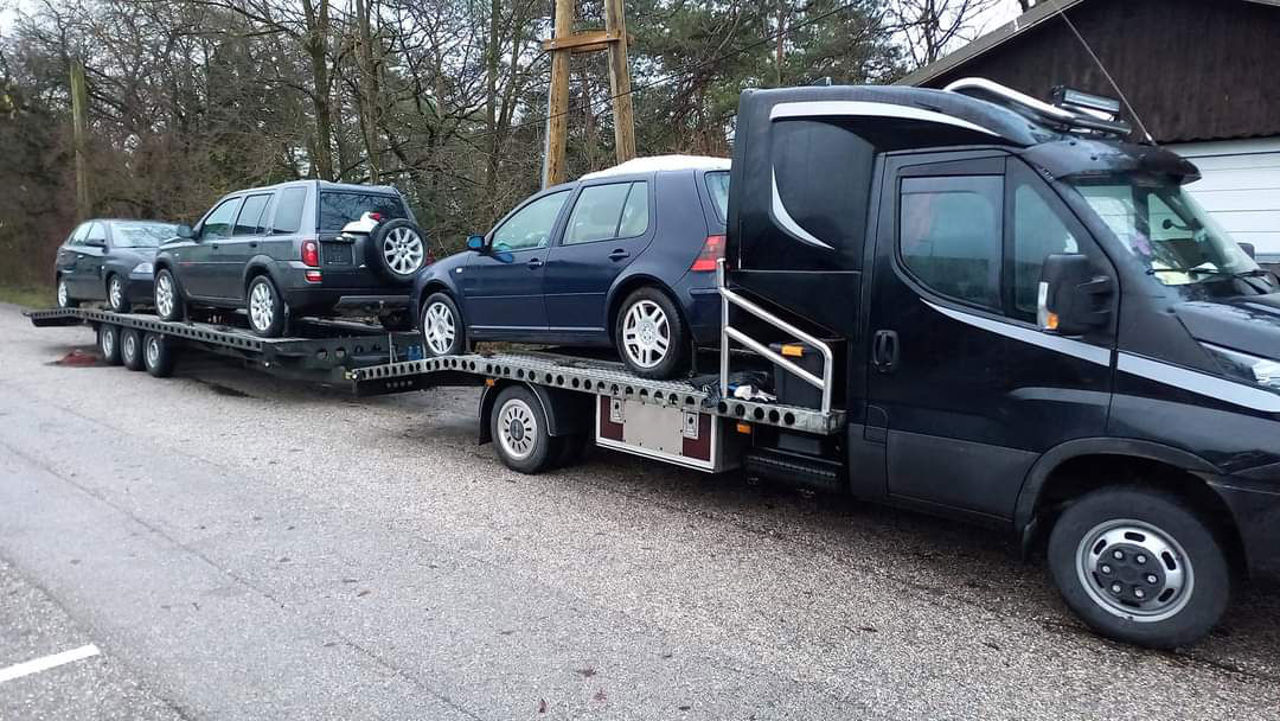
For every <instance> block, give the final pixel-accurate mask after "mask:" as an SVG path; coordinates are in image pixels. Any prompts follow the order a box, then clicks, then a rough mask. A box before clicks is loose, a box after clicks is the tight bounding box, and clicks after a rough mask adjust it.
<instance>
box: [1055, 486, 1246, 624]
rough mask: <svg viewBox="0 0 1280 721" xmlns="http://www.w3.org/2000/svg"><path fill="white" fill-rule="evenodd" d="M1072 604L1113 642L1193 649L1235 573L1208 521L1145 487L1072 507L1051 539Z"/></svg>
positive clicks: (1114, 491) (1223, 604)
mask: <svg viewBox="0 0 1280 721" xmlns="http://www.w3.org/2000/svg"><path fill="white" fill-rule="evenodd" d="M1048 556H1049V558H1048V560H1049V569H1050V571H1051V572H1052V574H1053V579H1054V581H1055V583H1056V584H1057V586H1058V590H1059V592H1061V594H1062V598H1063V600H1065V601H1066V603H1067V605H1068V606H1070V607H1071V610H1072V611H1074V612H1075V613H1076V614H1077V615H1079V616H1080V618H1082V619H1083V620H1084V622H1085V623H1087V624H1089V626H1090V627H1092V628H1093V629H1094V630H1096V631H1097V632H1098V633H1101V634H1102V635H1104V636H1109V637H1111V638H1114V639H1117V640H1119V641H1125V642H1128V643H1133V644H1137V645H1139V646H1147V647H1151V648H1162V649H1170V648H1177V647H1179V646H1186V645H1188V644H1191V643H1194V642H1196V641H1198V640H1199V639H1201V638H1203V637H1204V636H1205V635H1206V634H1208V633H1209V631H1210V630H1212V629H1213V627H1214V626H1215V625H1217V623H1218V621H1219V619H1221V618H1222V614H1223V612H1224V611H1225V610H1226V608H1227V601H1228V599H1229V598H1230V595H1231V568H1230V565H1229V563H1228V560H1227V555H1226V553H1225V552H1224V551H1223V546H1222V544H1221V542H1220V541H1219V539H1218V538H1217V537H1216V536H1215V534H1214V532H1213V530H1212V529H1211V528H1210V526H1209V525H1208V524H1206V523H1205V521H1204V520H1203V519H1202V518H1201V517H1200V515H1199V514H1197V513H1196V512H1195V511H1194V510H1192V509H1191V508H1190V507H1189V506H1187V505H1186V504H1185V503H1184V502H1183V501H1182V500H1181V499H1180V498H1178V497H1176V496H1174V495H1171V494H1168V493H1164V492H1162V491H1159V490H1155V489H1149V488H1145V487H1140V486H1124V487H1115V488H1104V489H1101V490H1097V491H1093V492H1092V493H1089V494H1087V495H1085V496H1084V497H1082V498H1081V499H1080V500H1078V501H1076V502H1075V503H1073V504H1071V505H1070V506H1069V507H1068V508H1067V509H1066V510H1065V511H1063V513H1062V515H1061V516H1059V517H1058V520H1057V522H1056V523H1054V526H1053V531H1052V532H1051V533H1050V536H1049V551H1048Z"/></svg>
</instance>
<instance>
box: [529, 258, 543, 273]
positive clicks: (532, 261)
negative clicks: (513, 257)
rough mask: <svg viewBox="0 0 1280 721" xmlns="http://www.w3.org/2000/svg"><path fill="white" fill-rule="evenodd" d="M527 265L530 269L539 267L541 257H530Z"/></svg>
mask: <svg viewBox="0 0 1280 721" xmlns="http://www.w3.org/2000/svg"><path fill="white" fill-rule="evenodd" d="M528 265H529V268H530V269H532V270H536V269H538V268H541V267H542V259H541V258H530V259H529V263H528Z"/></svg>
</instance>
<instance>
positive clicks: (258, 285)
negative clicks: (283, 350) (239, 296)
mask: <svg viewBox="0 0 1280 721" xmlns="http://www.w3.org/2000/svg"><path fill="white" fill-rule="evenodd" d="M248 296H249V327H250V328H253V332H254V333H257V334H258V335H260V336H262V337H263V338H278V337H280V336H281V335H282V334H283V333H284V326H285V307H284V299H283V298H281V297H280V292H279V291H277V290H276V284H275V283H272V282H271V278H269V277H267V276H265V275H259V276H255V277H254V279H253V280H251V281H249V293H248Z"/></svg>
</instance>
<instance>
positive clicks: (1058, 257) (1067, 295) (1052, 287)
mask: <svg viewBox="0 0 1280 721" xmlns="http://www.w3.org/2000/svg"><path fill="white" fill-rule="evenodd" d="M1112 290H1113V285H1112V282H1111V279H1110V278H1108V277H1107V276H1105V275H1101V274H1099V273H1097V272H1096V271H1095V270H1094V268H1093V264H1092V263H1090V262H1089V258H1088V257H1086V256H1084V255H1081V254H1079V253H1054V254H1053V255H1050V256H1048V257H1047V258H1045V259H1044V265H1043V266H1042V267H1041V269H1040V290H1039V294H1038V296H1037V303H1036V324H1037V325H1039V326H1040V329H1041V330H1046V331H1052V332H1054V333H1059V334H1061V335H1080V334H1082V333H1085V332H1087V331H1089V330H1092V329H1094V328H1100V327H1102V326H1105V325H1106V324H1107V322H1108V321H1109V320H1110V316H1111V311H1110V309H1109V308H1108V307H1107V299H1108V298H1110V297H1111V293H1112Z"/></svg>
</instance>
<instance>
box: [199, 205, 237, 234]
mask: <svg viewBox="0 0 1280 721" xmlns="http://www.w3.org/2000/svg"><path fill="white" fill-rule="evenodd" d="M239 207H240V199H239V198H231V199H230V200H224V201H223V202H222V204H221V205H219V206H218V207H216V208H214V209H213V212H211V213H209V215H207V216H205V219H204V223H202V224H201V226H200V237H201V238H227V237H230V236H231V226H232V222H233V221H234V220H235V217H236V210H237V209H238V208H239Z"/></svg>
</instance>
